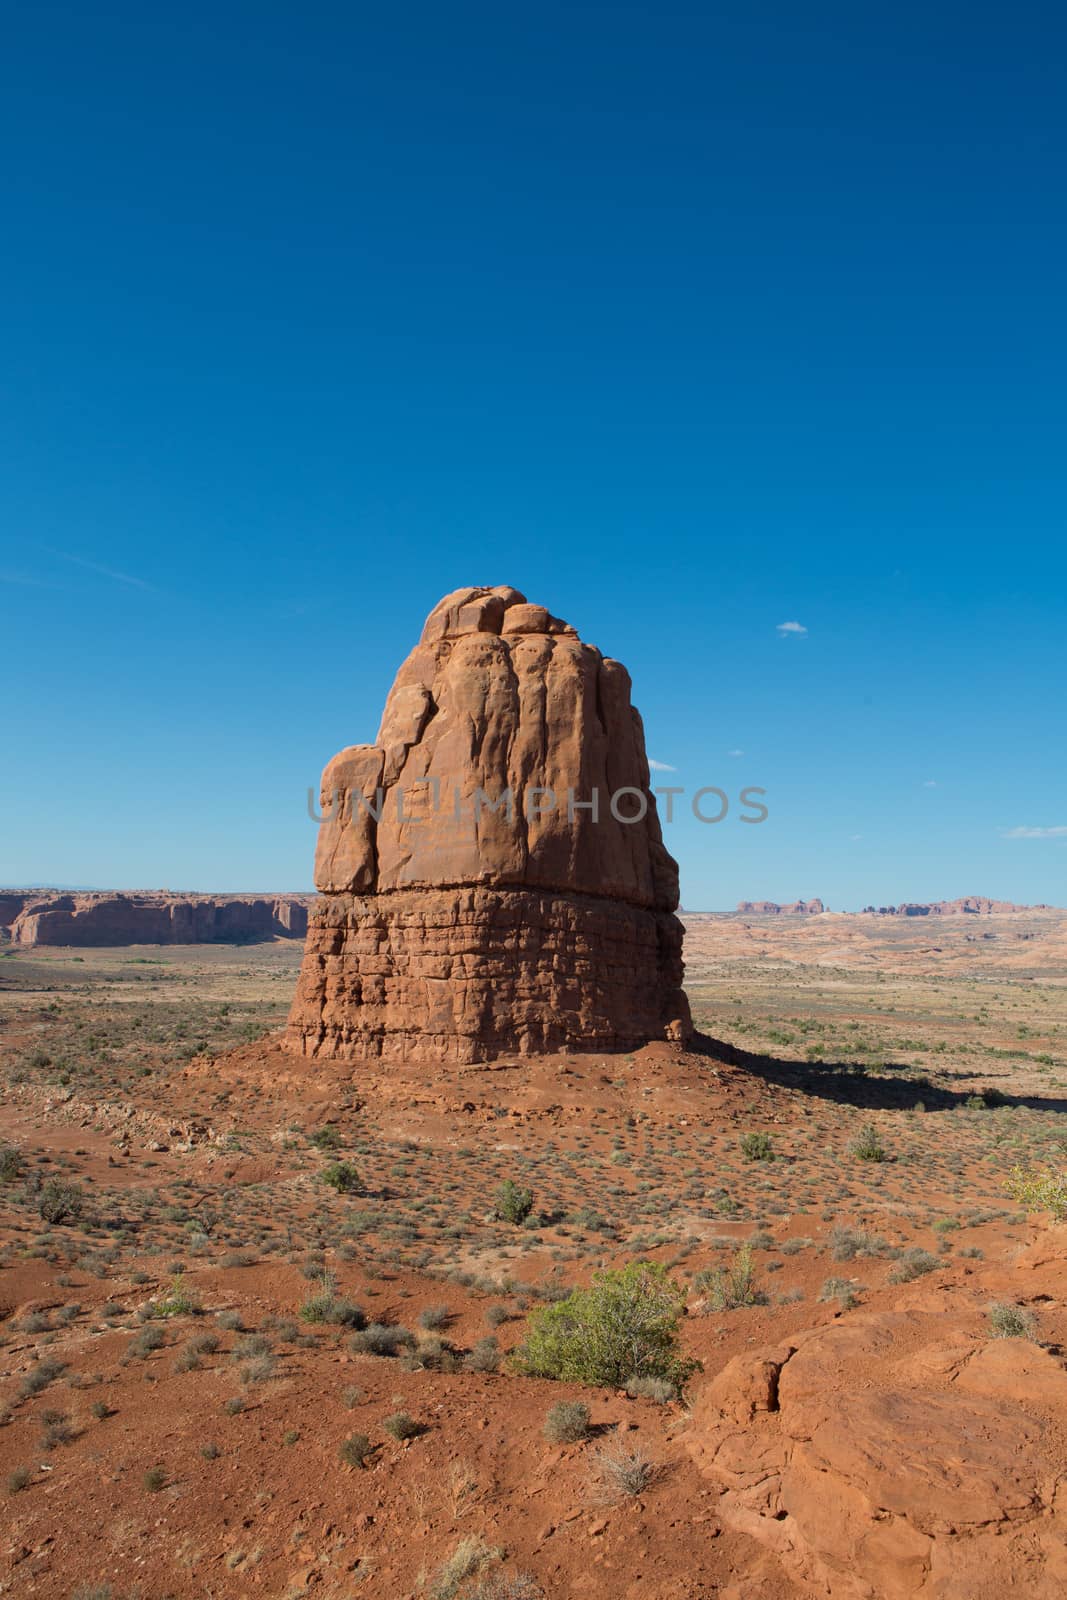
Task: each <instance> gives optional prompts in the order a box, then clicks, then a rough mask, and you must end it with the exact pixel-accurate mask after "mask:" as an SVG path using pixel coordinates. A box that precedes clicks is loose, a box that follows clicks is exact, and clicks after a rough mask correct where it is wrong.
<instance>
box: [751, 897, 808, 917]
mask: <svg viewBox="0 0 1067 1600" xmlns="http://www.w3.org/2000/svg"><path fill="white" fill-rule="evenodd" d="M737 909H738V912H739V913H740V914H741V915H742V916H747V917H817V916H819V915H820V913H821V912H823V911H825V910H826V907H825V906H824V905H823V903H822V901H821V900H790V901H789V903H788V904H787V905H779V904H778V901H777V900H739V901H738V902H737Z"/></svg>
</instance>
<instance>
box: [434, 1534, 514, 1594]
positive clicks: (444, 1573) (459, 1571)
mask: <svg viewBox="0 0 1067 1600" xmlns="http://www.w3.org/2000/svg"><path fill="white" fill-rule="evenodd" d="M500 1557H501V1552H500V1551H499V1550H497V1549H494V1548H493V1546H492V1545H489V1544H486V1542H485V1540H484V1539H483V1538H482V1537H481V1536H480V1535H479V1534H468V1535H467V1537H466V1538H465V1539H461V1540H460V1541H459V1543H458V1544H457V1546H456V1548H455V1549H454V1550H453V1552H452V1554H451V1555H450V1556H448V1557H447V1558H446V1559H445V1560H444V1561H443V1562H442V1563H441V1565H440V1567H439V1568H438V1569H437V1573H436V1575H435V1577H434V1578H433V1580H432V1582H431V1584H430V1589H429V1595H430V1600H456V1596H457V1595H458V1594H459V1592H460V1589H461V1586H462V1585H463V1584H465V1583H466V1582H467V1581H468V1579H470V1578H476V1577H477V1576H478V1575H479V1573H481V1572H483V1571H484V1570H485V1568H486V1567H488V1566H490V1565H491V1564H492V1563H493V1562H494V1561H499V1560H500Z"/></svg>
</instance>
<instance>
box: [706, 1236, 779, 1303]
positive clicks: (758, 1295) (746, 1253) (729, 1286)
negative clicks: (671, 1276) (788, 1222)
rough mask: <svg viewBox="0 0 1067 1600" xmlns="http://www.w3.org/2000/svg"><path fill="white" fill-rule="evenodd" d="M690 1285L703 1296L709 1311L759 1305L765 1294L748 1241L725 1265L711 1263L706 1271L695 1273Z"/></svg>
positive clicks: (762, 1301)
mask: <svg viewBox="0 0 1067 1600" xmlns="http://www.w3.org/2000/svg"><path fill="white" fill-rule="evenodd" d="M693 1287H694V1288H695V1289H696V1290H697V1291H698V1292H699V1293H701V1294H704V1295H705V1296H706V1297H707V1302H708V1305H709V1306H710V1308H711V1310H713V1311H737V1310H740V1309H741V1307H743V1306H758V1305H763V1304H764V1302H765V1298H766V1297H765V1295H764V1293H763V1291H762V1290H761V1289H760V1287H759V1284H758V1282H757V1279H756V1269H755V1267H754V1266H753V1264H752V1245H751V1243H746V1244H743V1245H741V1246H740V1248H739V1249H738V1250H737V1252H736V1253H735V1255H734V1258H733V1260H732V1261H731V1262H730V1265H729V1266H728V1267H713V1268H712V1269H711V1270H710V1271H709V1272H702V1273H699V1274H698V1275H697V1277H696V1278H695V1279H694V1281H693Z"/></svg>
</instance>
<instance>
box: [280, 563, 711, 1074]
mask: <svg viewBox="0 0 1067 1600" xmlns="http://www.w3.org/2000/svg"><path fill="white" fill-rule="evenodd" d="M321 804H322V807H323V813H324V820H323V821H322V823H321V825H320V829H319V839H318V847H317V850H316V856H315V883H316V887H317V888H318V889H319V890H320V891H321V894H322V899H321V900H320V901H319V902H317V903H316V905H315V907H314V908H313V910H312V914H311V921H310V927H309V931H308V940H307V948H306V954H305V959H304V966H303V970H302V972H301V977H300V982H299V985H298V988H297V994H296V999H295V1001H294V1005H293V1009H292V1013H291V1016H290V1021H289V1030H288V1040H289V1045H290V1048H292V1049H294V1050H295V1051H297V1052H299V1053H301V1054H303V1055H306V1056H311V1057H339V1058H342V1059H351V1060H360V1059H373V1058H379V1057H380V1058H383V1059H386V1060H400V1059H404V1058H406V1057H408V1056H410V1055H413V1054H425V1055H427V1056H430V1057H434V1058H437V1059H440V1060H451V1061H457V1062H475V1061H482V1060H488V1059H491V1058H492V1057H493V1056H495V1055H497V1054H499V1053H501V1052H502V1051H511V1052H515V1053H517V1054H521V1055H528V1054H534V1053H544V1052H549V1051H555V1050H561V1049H567V1048H571V1049H605V1050H613V1049H614V1050H618V1049H630V1048H633V1047H634V1046H636V1045H639V1044H642V1043H644V1042H646V1041H647V1040H649V1039H653V1038H661V1039H662V1038H672V1039H679V1040H680V1039H684V1038H686V1037H687V1036H688V1034H689V1031H690V1022H689V1010H688V1004H687V1002H686V999H685V995H684V992H683V990H682V972H683V968H682V959H681V950H682V933H683V930H682V926H681V923H680V922H679V921H678V919H677V917H676V916H675V915H674V911H675V909H676V908H677V905H678V869H677V865H676V863H675V862H674V860H673V859H672V858H671V856H670V855H669V854H668V853H667V850H666V848H665V847H664V844H663V840H662V835H661V832H660V826H659V820H658V817H657V814H656V803H655V799H654V797H653V795H652V793H651V789H650V784H649V769H648V761H647V759H646V755H645V742H644V731H643V728H642V724H641V719H640V716H639V715H638V713H637V711H636V710H635V709H634V707H633V706H632V705H631V703H630V678H629V674H628V673H627V671H626V669H625V667H624V666H622V664H621V663H620V662H618V661H614V660H612V659H611V658H610V657H605V656H603V655H602V654H601V652H600V651H599V650H597V649H596V648H595V646H593V645H589V644H584V643H583V642H582V641H581V640H580V639H579V637H578V635H577V633H576V632H575V630H574V629H573V628H572V627H570V626H569V625H568V624H567V623H565V622H562V621H560V620H559V619H558V618H557V617H554V616H552V615H551V614H550V613H549V612H548V611H547V610H546V609H545V608H544V607H543V606H535V605H530V604H528V603H527V601H526V600H525V598H524V596H523V595H521V594H520V593H519V592H518V591H517V590H515V589H511V588H507V587H498V588H468V589H459V590H457V591H456V592H455V593H454V594H450V595H447V596H446V597H445V599H444V600H442V601H441V602H440V604H439V605H437V606H435V607H434V609H433V611H432V612H431V613H430V615H429V617H428V618H427V621H426V625H425V627H424V629H423V632H422V637H421V640H420V642H419V644H418V645H417V646H416V648H415V649H414V650H413V651H412V653H411V655H410V656H409V657H408V659H407V661H405V663H404V664H403V666H402V667H401V668H400V671H399V673H398V674H397V677H396V681H395V683H394V685H393V688H392V690H391V692H390V694H389V697H388V700H387V701H386V706H385V711H384V714H383V717H382V724H381V728H380V730H379V733H378V737H377V741H376V743H374V744H373V745H353V746H350V747H349V748H347V749H345V750H342V751H341V753H340V754H339V755H337V756H335V757H334V759H333V760H332V761H331V762H330V763H329V765H328V766H327V768H326V770H325V772H324V773H323V778H322V795H321Z"/></svg>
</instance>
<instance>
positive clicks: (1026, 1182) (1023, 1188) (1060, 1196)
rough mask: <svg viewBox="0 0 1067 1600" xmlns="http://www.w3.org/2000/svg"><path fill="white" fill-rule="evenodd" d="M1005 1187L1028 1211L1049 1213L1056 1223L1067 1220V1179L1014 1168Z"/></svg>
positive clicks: (1054, 1174)
mask: <svg viewBox="0 0 1067 1600" xmlns="http://www.w3.org/2000/svg"><path fill="white" fill-rule="evenodd" d="M1004 1187H1005V1188H1006V1189H1007V1191H1008V1193H1009V1194H1010V1195H1011V1197H1012V1199H1013V1200H1018V1202H1019V1204H1020V1205H1021V1206H1025V1207H1026V1209H1027V1211H1047V1212H1048V1213H1049V1215H1050V1216H1051V1217H1052V1219H1053V1221H1055V1222H1063V1221H1064V1219H1065V1218H1067V1178H1065V1177H1062V1176H1060V1175H1059V1174H1057V1173H1053V1172H1024V1171H1023V1169H1022V1167H1014V1168H1013V1169H1012V1173H1011V1177H1010V1178H1008V1180H1007V1182H1006V1183H1005V1185H1004Z"/></svg>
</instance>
